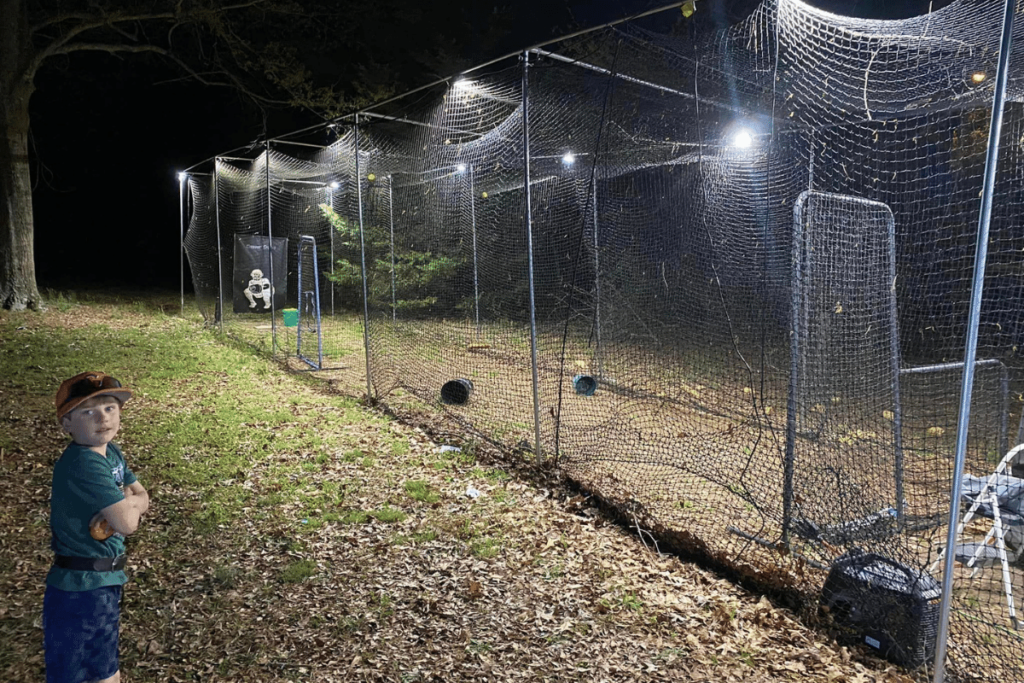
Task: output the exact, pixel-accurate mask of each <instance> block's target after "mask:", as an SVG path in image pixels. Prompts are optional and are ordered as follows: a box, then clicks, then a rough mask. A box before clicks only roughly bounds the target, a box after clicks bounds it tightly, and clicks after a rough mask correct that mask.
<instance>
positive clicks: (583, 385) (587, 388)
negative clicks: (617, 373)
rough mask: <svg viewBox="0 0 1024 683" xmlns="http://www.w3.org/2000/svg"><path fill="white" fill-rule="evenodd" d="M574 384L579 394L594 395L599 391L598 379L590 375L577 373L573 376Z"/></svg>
mask: <svg viewBox="0 0 1024 683" xmlns="http://www.w3.org/2000/svg"><path fill="white" fill-rule="evenodd" d="M572 386H573V388H574V389H576V393H577V394H581V395H583V396H593V395H594V392H595V391H597V379H596V378H594V377H591V376H590V375H576V376H575V377H573V378H572Z"/></svg>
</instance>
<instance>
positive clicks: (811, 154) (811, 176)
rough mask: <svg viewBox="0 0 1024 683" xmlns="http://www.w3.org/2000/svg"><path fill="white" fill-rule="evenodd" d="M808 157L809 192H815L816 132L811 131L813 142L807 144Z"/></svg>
mask: <svg viewBox="0 0 1024 683" xmlns="http://www.w3.org/2000/svg"><path fill="white" fill-rule="evenodd" d="M807 156H808V157H809V158H810V161H809V162H808V164H807V191H808V192H813V191H814V131H813V130H812V131H811V141H810V142H809V143H807Z"/></svg>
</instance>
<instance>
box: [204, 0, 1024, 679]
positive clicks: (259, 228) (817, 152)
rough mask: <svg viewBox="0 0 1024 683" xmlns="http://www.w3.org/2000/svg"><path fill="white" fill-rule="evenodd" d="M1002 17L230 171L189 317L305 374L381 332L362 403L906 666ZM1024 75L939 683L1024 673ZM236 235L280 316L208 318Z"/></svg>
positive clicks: (608, 47)
mask: <svg viewBox="0 0 1024 683" xmlns="http://www.w3.org/2000/svg"><path fill="white" fill-rule="evenodd" d="M999 5H1000V3H992V2H983V1H981V0H960V1H959V2H955V3H953V4H952V5H949V6H948V7H946V8H944V9H942V10H940V11H937V12H933V13H931V14H929V15H928V16H924V17H917V18H913V19H907V20H904V21H890V22H877V21H864V20H856V19H849V18H843V17H838V16H835V15H832V14H827V13H824V12H820V11H818V10H815V9H813V8H810V7H808V6H806V5H804V4H803V3H801V2H798V1H797V0H779V2H766V3H765V4H763V5H762V6H761V7H759V8H758V9H757V10H756V11H755V12H754V13H753V14H752V15H751V16H750V17H748V18H747V19H746V20H745V21H744V22H742V23H740V24H738V25H736V26H734V27H731V28H729V29H728V30H724V31H717V32H711V33H702V32H701V31H697V30H692V27H691V26H689V25H687V24H683V25H680V26H677V27H676V28H675V29H673V30H672V31H658V30H653V29H652V28H651V26H657V23H655V24H651V25H648V24H644V23H643V22H634V23H623V24H619V25H617V26H615V27H612V28H605V29H601V30H597V31H592V32H590V33H587V34H585V35H583V36H578V37H576V38H573V39H571V40H566V41H562V42H560V43H556V44H554V45H549V46H547V47H546V48H545V49H544V50H533V51H531V52H530V53H529V54H528V55H527V56H525V57H524V56H519V57H513V58H509V59H507V60H506V61H504V62H496V63H494V64H492V65H490V66H489V67H486V68H482V69H478V70H476V71H473V72H471V73H469V74H467V76H466V77H465V78H463V79H459V80H456V81H454V82H451V83H444V84H440V85H437V86H435V87H433V88H426V89H423V90H419V91H417V92H415V93H414V94H412V95H410V96H408V97H404V98H399V99H397V100H394V101H392V102H389V103H388V104H387V105H386V106H380V107H376V108H372V109H370V110H368V111H364V112H361V113H360V114H359V116H358V117H349V118H346V119H344V120H343V123H341V124H339V125H337V126H332V127H328V128H326V129H323V130H318V131H316V132H315V133H313V134H309V133H304V134H303V135H298V134H297V135H296V136H295V139H294V140H291V139H290V140H282V141H277V142H274V143H272V144H271V145H269V148H267V149H263V150H260V151H259V152H258V153H257V154H256V155H255V156H254V158H251V159H241V160H240V159H233V158H228V157H222V158H220V159H219V160H218V162H217V166H216V173H215V174H214V179H213V180H211V179H208V178H206V177H201V176H193V177H192V178H191V179H190V181H189V189H190V197H191V201H190V203H189V207H190V216H189V223H188V232H187V234H186V237H185V246H186V250H187V253H188V256H189V262H190V265H191V267H192V272H193V276H194V279H195V286H196V295H197V300H198V302H199V306H200V310H202V312H203V314H204V316H205V317H206V318H207V319H208V320H212V321H215V322H218V323H223V326H224V328H225V330H228V331H230V332H232V333H234V334H237V335H239V336H242V337H244V338H246V339H248V340H250V341H251V342H252V343H254V344H255V345H256V346H258V347H261V348H265V349H268V350H272V352H273V353H275V354H278V355H280V356H282V357H289V358H293V357H295V354H296V353H299V354H300V355H301V356H302V357H303V358H305V360H306V362H307V363H310V364H313V365H317V364H322V368H323V370H322V371H321V372H322V376H324V377H331V372H332V369H338V368H341V367H342V366H343V365H345V364H347V363H350V358H349V359H346V361H345V362H344V363H343V362H342V361H341V359H342V357H343V356H345V354H347V353H350V351H351V348H350V347H349V346H346V343H348V342H347V341H346V339H347V338H346V337H345V333H344V331H343V329H344V327H345V326H344V325H343V324H342V322H344V321H345V320H347V318H346V316H347V315H349V314H350V313H351V312H353V311H357V312H358V313H360V314H365V316H366V318H365V321H366V346H367V350H368V364H367V367H368V370H369V373H370V377H369V384H368V386H369V388H370V390H371V392H372V394H373V396H374V398H376V399H379V400H380V401H382V402H384V403H394V404H398V403H399V402H401V401H404V400H406V398H404V397H405V396H407V395H409V394H411V395H413V396H415V397H418V398H419V399H421V400H422V401H425V402H427V403H429V404H431V405H433V406H435V407H436V408H437V409H438V410H444V411H446V412H447V413H448V414H449V415H451V416H452V417H454V418H455V419H457V420H458V421H459V422H461V423H462V424H463V425H464V426H465V428H466V429H467V430H468V431H470V432H472V433H474V434H476V435H477V436H478V437H482V438H486V439H488V440H490V441H492V442H494V443H497V444H500V445H502V446H504V447H506V450H507V452H509V453H510V454H515V455H510V456H509V457H517V458H529V459H531V460H533V459H536V460H542V461H549V462H554V463H556V464H557V466H558V467H559V468H560V469H561V470H562V471H563V472H564V473H565V474H566V475H568V476H569V477H571V478H572V479H574V480H575V481H576V482H578V483H579V484H580V485H581V486H583V487H584V488H585V489H587V490H589V491H591V492H593V493H595V494H596V495H598V496H600V497H601V498H602V499H603V500H604V501H606V502H608V503H609V504H610V505H612V506H614V507H616V508H617V509H618V510H619V511H620V512H621V513H622V514H623V515H625V517H626V518H627V519H629V520H630V521H631V523H633V524H635V525H638V526H640V527H643V528H644V529H650V530H651V532H652V533H654V534H655V535H656V536H657V537H658V538H659V539H661V540H662V541H663V542H665V543H669V544H672V545H674V546H675V547H679V548H686V549H689V550H696V551H699V552H701V553H704V554H705V555H707V556H709V557H711V558H713V559H714V560H715V561H717V562H720V563H724V564H725V565H727V566H729V567H731V568H732V569H734V570H735V571H737V572H738V573H741V574H743V575H745V576H748V577H750V578H752V579H755V580H757V581H760V582H761V583H762V584H763V585H766V586H770V587H772V588H783V589H786V590H790V591H793V592H794V593H796V594H798V595H802V596H804V598H805V599H806V600H807V604H809V605H810V604H813V601H815V600H818V599H819V596H820V595H821V594H822V593H821V591H822V589H823V587H824V588H825V592H824V598H823V599H824V600H825V602H826V603H827V605H828V607H829V614H831V617H832V619H833V623H834V625H835V626H836V627H838V628H839V629H840V631H843V630H844V629H845V631H846V632H848V633H850V634H852V636H851V637H855V638H856V639H859V642H866V643H868V644H869V645H873V646H874V647H876V648H878V649H879V650H881V651H883V653H888V655H889V656H890V657H892V658H893V659H895V660H896V661H899V662H901V663H902V664H905V665H907V666H916V665H918V664H920V663H922V662H925V661H928V660H929V659H930V657H931V652H932V650H931V648H932V647H933V644H934V635H935V632H936V620H937V615H936V606H937V601H938V592H937V591H938V589H937V586H938V585H939V583H937V582H941V580H942V568H943V565H942V562H941V560H942V557H943V547H942V546H943V545H944V544H945V533H946V529H947V528H948V525H949V524H950V519H949V509H950V503H951V486H952V479H953V458H954V445H955V444H954V441H955V437H956V432H957V416H958V410H959V393H960V386H961V382H962V379H963V375H964V372H965V366H964V363H963V354H964V349H965V339H966V335H967V333H968V329H967V324H968V306H969V302H970V296H971V282H972V269H973V266H974V251H975V242H976V235H977V231H978V222H979V215H980V201H979V195H980V192H981V189H982V176H983V173H984V170H985V154H986V149H987V145H988V136H989V126H990V117H991V109H992V102H993V87H992V85H993V82H994V80H995V78H994V76H995V65H996V60H997V58H998V47H999V27H1000V23H1001V7H1000V6H999ZM1017 33H1018V35H1019V34H1022V33H1024V26H1018V28H1017ZM1019 37H1024V36H1020V35H1019ZM1017 44H1018V45H1021V44H1022V43H1021V42H1020V41H1019V40H1018V41H1017ZM1021 51H1024V48H1018V52H1017V53H1016V54H1014V55H1013V58H1012V59H1011V65H1010V67H1011V71H1010V74H1011V75H1010V81H1009V88H1008V93H1009V102H1008V103H1007V106H1006V110H1005V114H1004V117H1003V126H1002V137H1001V140H1000V158H999V165H998V169H997V172H996V187H995V196H996V202H995V206H994V210H993V215H992V220H991V231H990V241H989V256H988V268H987V270H986V272H985V298H984V300H983V302H982V307H981V325H980V328H979V330H978V334H979V344H978V349H979V351H978V356H977V361H976V362H975V363H974V364H973V366H971V368H970V369H971V370H972V371H973V372H974V375H975V384H974V391H973V394H972V397H971V402H970V404H971V422H970V427H969V430H968V433H967V473H968V474H969V475H970V476H969V477H968V479H967V482H968V484H967V486H966V487H965V490H964V491H962V492H961V493H962V497H963V500H964V503H965V505H966V507H965V510H964V514H963V515H962V516H961V519H959V520H953V523H954V524H958V525H959V526H960V530H959V536H958V538H959V539H960V540H959V541H958V544H957V547H956V548H955V549H954V550H955V555H956V558H957V562H956V564H955V571H956V574H955V576H954V577H953V578H954V592H953V603H952V604H953V610H952V617H951V625H950V629H951V630H950V644H951V647H950V664H949V666H950V676H951V677H952V678H954V679H955V680H967V679H971V680H974V679H984V680H993V681H995V680H1000V681H1002V680H1011V679H1016V678H1020V677H1021V670H1020V664H1019V662H1020V661H1021V659H1022V656H1024V642H1022V640H1021V636H1020V633H1021V632H1020V631H1018V630H1017V629H1016V620H1015V618H1014V617H1015V613H1014V612H1013V611H1011V605H1012V606H1019V605H1020V604H1021V603H1020V598H1021V596H1024V569H1022V566H1021V565H1022V562H1024V532H1021V531H1020V528H1024V485H1019V484H1021V481H1020V480H1017V479H1016V478H1007V477H1006V476H1005V475H1004V474H1002V471H1003V469H1004V468H1005V474H1024V467H1018V466H1016V459H1015V458H1010V459H1009V460H1008V459H1007V454H1008V453H1009V452H1011V451H1010V449H1012V448H1014V447H1015V445H1016V444H1018V443H1019V442H1020V440H1021V438H1022V437H1024V434H1021V426H1022V425H1024V422H1021V405H1022V398H1021V395H1022V392H1024V374H1022V373H1024V364H1022V363H1021V361H1020V353H1019V345H1020V344H1021V342H1022V341H1024V315H1022V312H1024V309H1022V307H1021V303H1020V302H1021V296H1022V294H1024V230H1022V229H1021V226H1020V224H1019V223H1020V219H1019V217H1020V216H1021V215H1024V182H1022V173H1021V171H1020V161H1021V157H1022V151H1021V150H1022V145H1024V142H1022V141H1024V110H1022V106H1021V101H1024V80H1022V79H1021V78H1020V76H1019V75H1018V74H1019V73H1021V71H1020V70H1019V69H1018V68H1017V67H1019V65H1020V54H1021ZM314 138H318V139H314ZM218 230H219V232H218ZM218 235H219V238H218ZM239 235H243V236H258V237H260V238H261V239H269V238H271V237H273V238H274V239H275V240H277V239H286V240H287V245H288V246H287V249H288V253H287V258H286V259H285V260H286V262H287V265H286V270H287V272H286V273H285V274H283V275H281V274H278V273H275V274H274V276H273V280H274V281H275V282H277V281H278V278H279V277H282V278H283V279H282V280H281V281H282V282H284V283H285V290H286V291H285V293H284V296H285V297H286V299H287V300H286V301H283V302H281V303H278V302H276V301H275V302H274V309H275V310H273V311H272V314H271V316H269V317H268V316H266V315H257V314H254V313H248V312H246V311H241V312H238V313H235V312H234V310H233V307H232V306H231V305H230V303H228V309H229V310H227V311H224V312H223V313H222V312H221V307H220V306H219V304H218V302H219V301H220V300H222V299H221V298H222V297H223V300H224V301H227V300H228V299H230V298H231V292H232V291H233V290H232V289H231V288H232V287H234V286H235V284H236V283H233V282H230V281H229V280H230V278H231V274H232V273H233V272H234V268H233V264H232V262H231V258H232V255H231V247H230V245H231V244H233V240H235V239H237V237H238V236H239ZM268 243H269V242H268ZM218 254H220V261H218ZM300 270H301V277H300V272H299V271H300ZM268 277H269V276H268ZM316 302H319V303H318V304H317V303H316ZM291 314H294V315H291ZM221 318H223V320H222V319H221ZM299 343H301V348H299V347H298V346H297V345H298V344H299ZM314 360H316V362H314ZM397 390H403V391H397ZM538 448H539V452H538ZM1022 460H1024V458H1022ZM997 470H998V471H999V472H1000V473H1001V474H1000V475H999V476H996V477H993V476H992V475H993V474H994V473H996V472H997ZM1018 493H1019V494H1020V495H1018ZM996 517H998V522H997V520H996ZM964 520H966V522H965V521H964ZM919 673H920V675H921V677H922V679H923V678H924V677H925V676H926V674H925V673H922V672H920V670H919Z"/></svg>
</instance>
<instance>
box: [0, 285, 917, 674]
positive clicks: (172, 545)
mask: <svg viewBox="0 0 1024 683" xmlns="http://www.w3.org/2000/svg"><path fill="white" fill-rule="evenodd" d="M50 302H51V307H50V309H49V310H48V311H46V312H44V313H35V312H18V313H12V312H8V311H0V371H2V375H3V377H4V381H3V382H0V680H3V681H12V682H13V681H24V682H34V681H40V680H43V655H42V631H41V628H40V612H41V606H42V594H43V588H44V585H43V579H44V576H45V574H46V571H47V568H48V566H49V564H50V561H51V557H52V555H51V552H50V549H49V545H48V543H49V529H48V524H47V518H48V514H49V483H50V474H51V469H52V465H53V463H54V461H55V459H56V458H57V457H58V456H59V455H60V452H61V450H62V448H63V446H64V444H65V442H66V441H65V437H64V435H63V434H62V433H61V431H60V430H59V428H58V426H57V423H56V420H55V418H54V407H53V396H54V394H55V392H56V389H57V385H58V384H59V382H60V381H61V380H62V379H64V378H66V377H69V376H71V375H73V374H75V373H77V372H80V371H82V370H88V369H94V370H103V371H105V372H108V373H110V374H113V375H114V376H115V377H118V378H120V379H121V380H122V381H125V382H126V383H128V384H129V385H130V386H131V387H132V388H134V389H135V391H136V396H135V398H134V399H133V400H132V401H131V402H130V403H128V404H127V405H126V407H125V410H124V413H123V426H122V432H121V434H120V436H119V438H118V441H119V443H120V444H121V445H122V447H123V448H124V450H125V453H126V455H127V457H128V461H129V465H130V466H131V467H132V468H133V469H134V471H135V473H136V474H137V475H138V476H139V479H140V480H141V481H142V482H143V484H144V485H145V486H146V487H147V488H149V490H150V492H151V494H152V508H151V510H150V513H149V514H148V515H147V516H146V517H145V518H144V520H143V524H142V526H141V528H140V530H139V532H138V533H137V534H135V535H134V536H132V537H131V538H129V539H128V553H129V563H128V564H129V575H130V581H129V583H128V585H127V586H126V588H125V593H124V601H123V603H122V631H121V662H122V672H123V677H122V680H123V681H125V682H126V683H135V682H137V681H204V682H205V681H225V682H227V681H325V682H326V681H402V682H413V681H505V680H509V681H512V680H515V681H633V680H641V681H669V680H679V681H709V682H710V681H716V682H717V681H830V682H848V683H854V682H861V683H866V682H869V681H875V682H878V681H910V680H913V679H912V678H911V677H910V676H907V675H905V674H903V673H901V672H900V670H899V669H897V668H895V667H892V666H891V665H889V664H887V663H885V662H883V661H880V660H877V659H874V658H871V657H868V656H865V655H864V653H862V652H860V651H850V650H847V649H846V648H841V647H838V646H836V645H834V644H833V643H830V642H829V640H828V638H827V637H826V636H824V635H822V634H821V633H818V632H816V631H813V630H810V629H808V628H807V627H805V626H803V625H802V624H801V623H800V622H798V621H797V620H796V619H795V618H794V617H793V615H791V614H790V613H788V612H786V611H785V610H782V609H779V608H776V607H775V606H773V605H772V604H771V603H770V602H769V601H768V600H767V599H765V598H763V597H760V596H758V595H755V594H752V593H748V592H746V591H744V590H743V589H742V588H739V587H737V586H735V585H734V584H732V583H730V582H728V581H726V580H724V579H721V578H718V577H717V576H715V575H714V574H713V573H711V572H708V571H706V570H703V569H701V568H699V567H697V566H694V565H692V564H687V563H684V562H682V561H680V560H678V559H676V558H672V557H663V556H658V555H656V554H654V553H653V552H651V551H648V550H647V549H645V547H644V545H643V544H642V543H640V542H639V541H638V539H637V538H636V537H635V534H631V533H629V531H628V530H626V529H623V528H621V527H619V526H617V525H615V524H612V523H609V522H607V520H605V518H604V517H602V516H601V515H600V514H599V513H597V512H596V510H595V509H594V508H592V507H591V505H590V504H589V501H587V500H585V499H581V498H580V497H578V496H576V497H573V496H571V495H570V494H568V493H566V492H565V491H563V490H562V489H561V488H559V487H558V485H557V483H556V482H554V481H548V480H546V479H545V478H544V475H542V474H536V475H533V476H523V475H522V474H521V473H520V474H517V473H510V472H508V471H505V470H503V469H501V468H500V467H499V465H498V464H496V463H499V462H500V461H498V460H488V459H487V458H485V457H484V454H483V449H482V448H479V447H478V446H477V444H475V443H473V442H472V441H465V442H455V441H453V442H452V443H450V444H440V443H435V442H433V441H431V439H430V438H429V437H428V436H427V434H426V432H425V431H423V430H421V429H418V428H416V427H415V426H410V425H405V424H402V423H399V422H396V421H395V420H393V419H391V418H389V417H387V416H385V415H384V414H382V413H380V412H377V411H375V410H373V409H369V408H366V407H364V406H362V405H361V404H360V403H359V402H358V400H357V399H356V398H355V397H356V396H358V395H359V393H360V392H361V391H363V390H364V389H365V385H362V386H361V385H360V384H359V383H358V382H353V383H352V384H351V385H350V386H339V385H337V384H336V383H334V384H332V385H331V387H330V388H328V386H326V385H323V384H321V383H319V382H317V381H315V380H313V379H311V378H310V373H302V374H293V373H289V372H287V371H286V370H285V369H283V368H282V367H281V366H280V365H277V364H275V363H273V362H270V361H268V360H266V359H264V358H261V357H258V356H256V355H254V354H253V353H252V352H250V351H249V350H248V349H246V348H244V347H242V346H240V345H237V344H233V343H231V342H229V341H225V340H223V339H222V338H220V337H218V336H217V335H216V334H214V333H212V332H210V331H205V330H203V328H202V325H201V320H200V319H199V317H198V315H196V314H194V313H191V312H190V313H189V314H188V315H187V316H186V317H185V318H182V317H180V316H179V315H178V301H177V298H176V297H175V296H170V295H168V296H164V297H161V296H155V295H154V296H145V297H138V298H128V297H125V298H122V299H120V300H119V299H115V298H112V297H100V296H95V295H93V296H91V297H89V298H85V297H84V295H78V296H69V295H60V296H51V298H50ZM351 334H352V335H353V337H356V338H358V336H359V335H360V334H361V332H360V330H359V328H358V326H357V325H353V327H352V330H351ZM441 445H456V446H459V447H461V450H460V451H451V450H447V451H444V452H442V451H441V449H440V446H441ZM470 487H472V488H473V489H476V490H477V491H479V492H480V495H479V496H478V497H475V498H474V497H470V496H468V495H467V489H468V488H470Z"/></svg>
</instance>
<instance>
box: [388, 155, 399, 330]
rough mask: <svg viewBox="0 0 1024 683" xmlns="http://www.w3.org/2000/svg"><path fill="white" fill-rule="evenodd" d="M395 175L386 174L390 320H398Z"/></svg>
mask: <svg viewBox="0 0 1024 683" xmlns="http://www.w3.org/2000/svg"><path fill="white" fill-rule="evenodd" d="M394 189H395V176H393V175H389V176H388V221H389V222H390V223H391V322H395V321H396V320H398V293H397V290H396V288H395V192H394Z"/></svg>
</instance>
